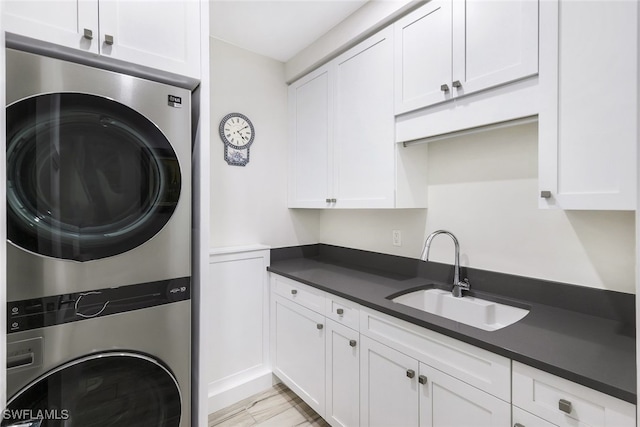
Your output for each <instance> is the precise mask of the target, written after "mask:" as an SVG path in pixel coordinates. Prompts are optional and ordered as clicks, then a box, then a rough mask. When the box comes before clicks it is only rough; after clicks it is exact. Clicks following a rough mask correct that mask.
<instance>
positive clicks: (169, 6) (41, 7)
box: [4, 0, 200, 78]
mask: <svg viewBox="0 0 640 427" xmlns="http://www.w3.org/2000/svg"><path fill="white" fill-rule="evenodd" d="M4 27H5V30H6V31H7V32H10V33H15V34H19V35H23V36H27V37H31V38H34V39H37V40H43V41H46V42H50V43H54V44H58V45H62V46H66V47H70V48H73V49H80V50H84V51H87V52H91V53H96V54H100V55H105V56H109V57H113V58H116V59H119V60H122V61H126V62H130V63H133V64H137V65H143V66H146V67H150V68H154V69H158V70H162V71H168V72H171V73H175V74H179V75H183V76H188V77H195V78H198V77H199V68H200V43H199V40H200V4H199V2H198V1H121V0H55V1H35V2H34V1H28V2H27V1H18V0H9V1H7V2H6V7H5V12H4Z"/></svg>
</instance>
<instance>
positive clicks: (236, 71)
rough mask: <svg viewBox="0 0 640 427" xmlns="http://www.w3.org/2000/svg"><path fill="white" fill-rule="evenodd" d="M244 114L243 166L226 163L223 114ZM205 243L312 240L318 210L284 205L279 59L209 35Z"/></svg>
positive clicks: (284, 113)
mask: <svg viewBox="0 0 640 427" xmlns="http://www.w3.org/2000/svg"><path fill="white" fill-rule="evenodd" d="M231 112H239V113H242V114H244V115H246V116H247V117H249V118H250V119H251V121H252V122H253V125H254V127H255V140H254V142H253V144H252V146H251V157H250V162H249V164H248V165H247V166H244V167H240V166H229V165H227V163H226V162H225V161H224V145H223V144H222V141H221V140H220V137H219V136H218V124H219V123H220V120H221V119H222V117H224V116H225V115H226V114H228V113H231ZM211 129H212V136H211V228H210V237H211V238H210V244H211V246H212V247H222V246H236V245H248V244H254V243H261V244H265V245H270V246H273V247H282V246H293V245H300V244H308V243H316V242H317V232H318V213H317V212H314V211H293V210H291V211H290V210H288V209H287V208H286V206H287V155H286V153H287V86H286V84H285V77H284V64H283V63H281V62H278V61H276V60H273V59H269V58H266V57H264V56H261V55H257V54H255V53H252V52H249V51H246V50H243V49H240V48H238V47H235V46H233V45H230V44H228V43H225V42H223V41H220V40H217V39H213V38H212V39H211Z"/></svg>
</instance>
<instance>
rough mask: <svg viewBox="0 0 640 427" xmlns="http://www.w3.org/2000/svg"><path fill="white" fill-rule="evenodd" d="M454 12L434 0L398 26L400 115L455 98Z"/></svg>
mask: <svg viewBox="0 0 640 427" xmlns="http://www.w3.org/2000/svg"><path fill="white" fill-rule="evenodd" d="M451 13H452V12H451V0H432V1H430V2H429V3H427V4H426V5H425V6H423V7H421V8H420V9H417V10H416V11H414V12H412V13H410V14H409V15H407V16H405V17H404V18H402V19H400V20H398V21H397V22H396V23H395V24H394V31H395V54H394V55H395V60H394V63H395V95H396V96H395V113H396V114H402V113H404V112H407V111H411V110H415V109H417V108H420V107H423V106H426V105H432V104H436V103H438V102H442V101H446V100H447V99H450V98H451V93H452V92H451V53H452V38H451V25H452V23H451ZM444 85H446V86H444Z"/></svg>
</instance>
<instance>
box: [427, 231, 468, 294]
mask: <svg viewBox="0 0 640 427" xmlns="http://www.w3.org/2000/svg"><path fill="white" fill-rule="evenodd" d="M438 234H446V235H447V236H449V237H451V239H452V240H453V244H454V245H455V250H456V253H455V265H454V266H453V289H452V290H451V293H452V294H453V296H454V297H456V298H461V297H462V291H468V290H469V287H470V285H469V279H464V280H463V281H460V245H459V244H458V239H456V236H454V235H453V233H450V232H448V231H446V230H438V231H434V232H433V233H431V234H429V236H428V237H427V240H426V241H425V242H424V249H422V255H420V259H421V260H422V261H429V249H431V241H432V240H433V238H434V237H436V236H437V235H438Z"/></svg>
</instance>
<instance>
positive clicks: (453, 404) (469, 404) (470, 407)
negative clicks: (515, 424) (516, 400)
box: [417, 363, 511, 427]
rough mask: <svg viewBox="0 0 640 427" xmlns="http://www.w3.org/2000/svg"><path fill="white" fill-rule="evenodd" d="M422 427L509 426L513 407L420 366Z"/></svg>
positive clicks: (423, 365) (463, 383)
mask: <svg viewBox="0 0 640 427" xmlns="http://www.w3.org/2000/svg"><path fill="white" fill-rule="evenodd" d="M417 379H418V382H419V384H420V393H419V394H420V426H421V427H445V426H446V427H469V426H474V427H498V426H500V427H507V426H509V425H510V423H511V404H509V403H507V402H505V401H503V400H501V399H498V398H497V397H495V396H492V395H490V394H489V393H486V392H484V391H482V390H479V389H477V388H475V387H473V386H471V385H469V384H467V383H465V382H463V381H460V380H459V379H457V378H454V377H452V376H450V375H447V374H445V373H444V372H442V371H439V370H437V369H435V368H432V367H431V366H428V365H425V364H423V363H421V364H420V374H419V375H418V378H417Z"/></svg>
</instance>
